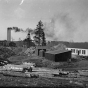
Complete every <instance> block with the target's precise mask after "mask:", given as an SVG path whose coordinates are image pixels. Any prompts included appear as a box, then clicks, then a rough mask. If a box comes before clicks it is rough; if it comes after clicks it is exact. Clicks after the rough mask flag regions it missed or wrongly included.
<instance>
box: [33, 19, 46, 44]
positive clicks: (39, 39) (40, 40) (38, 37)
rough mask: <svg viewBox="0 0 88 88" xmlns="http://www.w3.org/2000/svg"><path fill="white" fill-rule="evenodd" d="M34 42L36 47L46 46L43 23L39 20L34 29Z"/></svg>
mask: <svg viewBox="0 0 88 88" xmlns="http://www.w3.org/2000/svg"><path fill="white" fill-rule="evenodd" d="M34 34H35V36H34V40H35V43H36V44H37V45H46V39H45V33H44V28H43V23H42V21H41V20H40V21H39V22H38V25H37V27H36V29H35V30H34Z"/></svg>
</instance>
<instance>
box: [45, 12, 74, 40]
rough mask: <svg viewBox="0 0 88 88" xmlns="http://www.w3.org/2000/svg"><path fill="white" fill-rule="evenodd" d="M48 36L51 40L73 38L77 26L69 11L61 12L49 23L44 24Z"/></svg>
mask: <svg viewBox="0 0 88 88" xmlns="http://www.w3.org/2000/svg"><path fill="white" fill-rule="evenodd" d="M44 28H45V34H46V37H47V38H48V39H50V40H56V41H58V40H59V41H69V40H72V38H73V36H74V32H75V30H76V27H75V25H74V21H73V20H72V18H71V17H70V15H69V14H68V13H59V14H58V15H55V16H54V17H53V18H51V21H50V22H49V23H45V24H44Z"/></svg>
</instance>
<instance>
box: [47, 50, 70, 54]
mask: <svg viewBox="0 0 88 88" xmlns="http://www.w3.org/2000/svg"><path fill="white" fill-rule="evenodd" d="M65 52H69V51H68V50H54V51H47V52H46V53H50V54H59V53H65Z"/></svg>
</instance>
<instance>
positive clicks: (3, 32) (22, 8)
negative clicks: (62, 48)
mask: <svg viewBox="0 0 88 88" xmlns="http://www.w3.org/2000/svg"><path fill="white" fill-rule="evenodd" d="M40 20H41V21H42V22H43V24H44V29H45V34H46V38H47V40H56V41H74V42H88V0H0V40H6V39H7V27H13V26H15V27H18V28H22V29H23V30H26V29H27V28H31V29H35V28H36V25H37V24H38V22H39V21H40ZM26 35H27V33H23V32H14V31H13V30H12V31H11V37H12V38H13V39H14V40H19V38H20V39H22V40H23V39H24V38H26Z"/></svg>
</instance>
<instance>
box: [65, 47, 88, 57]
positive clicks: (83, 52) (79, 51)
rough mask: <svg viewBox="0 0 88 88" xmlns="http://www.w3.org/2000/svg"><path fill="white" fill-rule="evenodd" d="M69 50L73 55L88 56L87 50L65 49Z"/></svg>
mask: <svg viewBox="0 0 88 88" xmlns="http://www.w3.org/2000/svg"><path fill="white" fill-rule="evenodd" d="M66 49H67V50H71V51H72V54H73V55H80V56H88V49H79V48H66Z"/></svg>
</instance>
